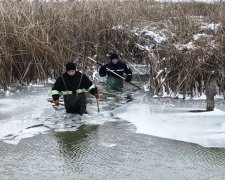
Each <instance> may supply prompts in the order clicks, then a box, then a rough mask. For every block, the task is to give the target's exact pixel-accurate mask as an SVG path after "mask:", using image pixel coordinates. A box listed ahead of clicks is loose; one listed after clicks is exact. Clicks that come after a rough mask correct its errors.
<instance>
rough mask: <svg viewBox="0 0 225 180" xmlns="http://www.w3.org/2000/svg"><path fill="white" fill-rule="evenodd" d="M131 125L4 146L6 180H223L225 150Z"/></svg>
mask: <svg viewBox="0 0 225 180" xmlns="http://www.w3.org/2000/svg"><path fill="white" fill-rule="evenodd" d="M134 131H135V127H134V126H133V125H132V124H130V123H128V122H125V121H120V122H108V123H105V124H103V125H83V126H81V127H80V128H79V130H78V131H76V132H52V133H51V134H47V135H38V136H35V137H33V138H28V139H23V140H22V141H21V142H20V143H19V144H18V145H16V146H14V145H10V144H5V143H3V142H0V148H1V154H0V161H1V164H0V179H60V180H61V179H66V180H67V179H68V180H70V179H71V180H72V179H76V180H86V179H99V180H102V179H107V180H108V179H109V180H111V179H112V180H114V179H119V180H137V179H165V180H167V179H178V180H183V179H207V180H208V179H212V180H214V179H218V180H222V179H223V178H224V177H225V149H222V148H204V147H202V146H199V145H196V144H191V143H185V142H181V141H174V140H169V139H162V138H158V137H153V136H148V135H143V134H136V133H134Z"/></svg>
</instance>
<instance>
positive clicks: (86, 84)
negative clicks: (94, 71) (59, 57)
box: [52, 62, 99, 115]
mask: <svg viewBox="0 0 225 180" xmlns="http://www.w3.org/2000/svg"><path fill="white" fill-rule="evenodd" d="M88 91H89V92H90V93H91V94H92V95H94V96H95V97H96V99H99V94H98V91H97V87H96V86H95V85H94V84H93V83H92V81H91V80H90V79H89V78H88V77H87V76H86V75H85V74H82V73H81V72H79V71H76V65H75V64H74V63H73V62H69V63H67V64H66V72H65V73H64V74H62V75H61V76H59V77H58V78H57V79H56V82H55V83H54V85H53V87H52V98H53V101H54V102H55V105H56V106H58V105H59V97H60V96H61V95H62V96H63V99H64V104H65V108H66V112H67V113H77V114H80V115H83V114H84V113H85V112H86V95H85V92H88Z"/></svg>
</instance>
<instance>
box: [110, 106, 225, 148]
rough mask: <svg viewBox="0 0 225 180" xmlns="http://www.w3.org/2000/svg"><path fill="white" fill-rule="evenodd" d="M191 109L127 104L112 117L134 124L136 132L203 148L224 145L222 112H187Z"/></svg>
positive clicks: (224, 134) (224, 124) (224, 130)
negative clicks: (194, 144) (189, 143)
mask: <svg viewBox="0 0 225 180" xmlns="http://www.w3.org/2000/svg"><path fill="white" fill-rule="evenodd" d="M190 109H192V108H190V107H189V108H186V111H185V108H184V107H182V108H180V109H179V107H174V105H172V104H167V105H163V106H162V104H158V105H157V104H141V103H140V104H138V103H130V104H127V105H125V106H122V107H120V108H118V109H116V110H115V111H114V113H113V114H114V116H116V117H119V118H122V119H124V120H127V121H129V122H131V123H132V124H134V125H135V126H136V129H137V130H136V132H137V133H142V134H147V135H152V136H158V137H162V138H168V139H174V140H180V141H185V142H191V143H196V144H199V145H202V146H205V147H225V112H224V111H221V110H219V109H215V110H214V111H212V112H200V113H196V112H195V113H194V112H190Z"/></svg>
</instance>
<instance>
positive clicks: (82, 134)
mask: <svg viewBox="0 0 225 180" xmlns="http://www.w3.org/2000/svg"><path fill="white" fill-rule="evenodd" d="M97 130H98V125H92V126H87V125H82V126H81V127H80V128H79V130H78V131H70V132H55V133H54V136H55V137H56V139H57V142H58V144H59V150H60V153H61V155H62V156H64V157H65V159H67V160H69V161H71V160H74V159H79V158H80V157H82V156H84V153H88V152H89V151H91V146H90V142H91V140H92V139H96V136H97Z"/></svg>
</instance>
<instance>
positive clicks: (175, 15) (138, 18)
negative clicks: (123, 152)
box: [0, 0, 225, 96]
mask: <svg viewBox="0 0 225 180" xmlns="http://www.w3.org/2000/svg"><path fill="white" fill-rule="evenodd" d="M224 8H225V4H224V2H222V1H221V2H215V3H211V4H209V3H203V2H200V3H199V2H194V1H193V2H189V3H187V2H177V3H173V2H157V1H152V0H151V1H150V0H129V1H128V0H124V1H117V0H108V1H85V0H83V1H69V0H68V1H63V2H61V1H48V2H46V1H32V2H30V1H25V0H22V1H12V0H11V1H10V0H2V1H0V24H1V25H0V36H1V41H0V77H1V79H0V86H1V87H2V88H4V89H7V88H8V87H9V86H10V85H11V84H12V83H17V84H25V85H26V84H29V83H31V82H37V81H42V82H45V81H46V80H47V79H48V78H49V77H52V78H54V77H56V76H58V75H59V74H60V73H62V71H63V70H64V69H63V66H64V65H65V63H66V62H68V61H69V60H73V61H76V62H77V64H78V65H79V66H80V67H81V68H83V70H84V71H86V70H87V69H89V68H91V67H92V66H93V63H92V62H90V61H88V59H87V57H88V56H90V57H93V56H94V55H97V60H98V61H100V62H101V63H104V62H106V59H107V57H106V55H107V54H108V53H109V52H111V51H117V52H119V54H120V56H121V58H122V59H124V60H126V61H127V62H129V63H131V64H137V63H140V64H147V65H150V74H149V75H148V76H149V84H150V87H151V90H152V92H153V93H154V94H158V93H159V92H160V91H162V89H163V88H166V89H167V92H168V93H170V92H171V91H173V92H177V93H178V92H180V91H182V92H185V93H184V94H186V93H192V92H193V90H194V89H196V87H197V88H198V90H199V92H200V93H201V92H202V91H203V89H204V84H206V83H207V81H208V80H209V79H210V76H211V74H213V73H214V72H215V73H216V74H217V76H218V86H219V89H220V92H224V75H225V74H224V72H225V71H224V68H225V64H224V49H225V38H224V27H225V12H224V10H223V9H224ZM202 22H204V23H212V22H213V23H220V24H221V28H219V30H218V31H217V32H210V31H207V32H205V33H207V34H208V35H209V37H211V39H207V38H206V39H204V38H203V39H199V40H197V41H195V42H194V43H195V45H196V44H197V45H198V48H195V49H191V50H190V49H189V50H188V49H184V50H182V51H181V50H177V49H176V48H175V46H174V44H176V43H178V42H179V43H183V44H185V43H188V42H190V41H191V40H192V38H193V35H194V34H196V33H198V32H201V31H200V30H199V26H200V25H201V23H202ZM149 28H150V30H157V31H158V32H163V33H164V34H165V35H166V36H167V41H165V42H164V43H156V42H154V41H153V40H152V39H151V38H149V37H147V36H144V35H143V33H142V32H143V31H142V30H143V29H149ZM209 40H210V41H213V42H214V43H215V45H213V46H210V43H209ZM138 45H143V46H148V47H150V48H149V49H148V50H147V49H143V48H140V46H138ZM159 72H160V73H159ZM197 84H198V85H197ZM193 96H194V94H193Z"/></svg>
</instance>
